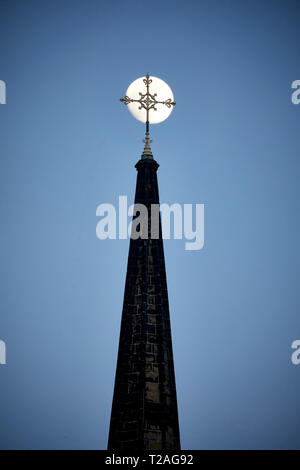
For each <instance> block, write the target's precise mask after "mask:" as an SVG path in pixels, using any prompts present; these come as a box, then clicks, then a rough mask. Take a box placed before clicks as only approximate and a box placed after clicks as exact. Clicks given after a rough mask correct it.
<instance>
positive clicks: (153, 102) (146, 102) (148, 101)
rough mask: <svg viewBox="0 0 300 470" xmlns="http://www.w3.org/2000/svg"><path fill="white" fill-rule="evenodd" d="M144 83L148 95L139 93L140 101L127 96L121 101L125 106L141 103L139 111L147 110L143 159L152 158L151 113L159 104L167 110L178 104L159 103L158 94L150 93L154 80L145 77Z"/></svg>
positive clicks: (165, 101) (169, 101)
mask: <svg viewBox="0 0 300 470" xmlns="http://www.w3.org/2000/svg"><path fill="white" fill-rule="evenodd" d="M143 82H144V84H145V85H146V93H141V92H139V95H140V98H139V99H133V98H130V97H129V96H127V95H125V97H124V98H121V99H120V101H121V102H122V103H124V104H125V105H128V104H129V103H139V108H138V109H145V111H146V136H145V139H144V140H143V142H144V143H145V147H144V151H143V154H142V157H150V158H152V151H151V147H150V143H151V142H152V140H150V136H149V112H150V111H151V110H153V111H157V107H156V106H157V105H158V104H162V105H164V106H166V107H167V108H171V107H172V106H175V104H176V103H175V101H172V99H171V98H169V99H167V100H164V101H158V100H157V99H156V97H157V93H150V91H149V88H150V85H151V83H152V79H151V78H150V76H149V75H148V74H147V75H145V78H144V79H143Z"/></svg>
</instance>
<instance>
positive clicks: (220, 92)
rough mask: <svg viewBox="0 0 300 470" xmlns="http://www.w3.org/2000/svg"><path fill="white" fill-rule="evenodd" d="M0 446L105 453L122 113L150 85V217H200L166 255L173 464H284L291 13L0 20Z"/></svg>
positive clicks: (294, 117) (135, 140) (272, 8)
mask: <svg viewBox="0 0 300 470" xmlns="http://www.w3.org/2000/svg"><path fill="white" fill-rule="evenodd" d="M0 10H1V13H0V79H1V80H4V81H5V82H6V86H7V104H6V105H1V106H0V136H1V138H0V216H1V244H0V247H1V248H0V250H1V263H0V277H1V278H0V281H1V282H0V299H1V301H0V309H1V310H0V339H1V340H4V341H5V342H6V345H7V365H5V366H0V387H1V399H0V422H1V426H0V447H1V448H19V449H29V448H30V449H38V448H40V449H47V448H49V449H51V448H68V449H90V448H92V449H94V448H100V449H104V448H106V445H107V435H108V426H109V418H110V407H111V400H112V393H113V385H114V374H115V367H116V357H117V346H118V336H119V327H120V319H121V310H122V301H123V292H124V283H125V274H126V263H127V255H128V246H129V241H128V240H106V241H100V240H99V239H97V237H96V224H97V221H98V219H97V218H96V207H97V206H98V205H99V204H100V203H103V202H106V203H112V204H116V203H117V201H118V197H119V195H127V196H128V200H129V202H133V197H134V191H135V182H136V170H135V168H134V164H135V163H136V162H137V160H138V159H139V157H140V154H141V151H142V148H143V144H142V142H141V140H142V139H143V134H144V128H143V125H142V124H141V123H139V122H138V121H136V120H134V119H133V118H132V117H131V115H130V114H129V113H128V110H126V108H125V106H124V105H123V104H121V103H120V101H119V98H121V97H122V96H124V94H125V91H126V89H127V87H128V85H129V84H130V83H131V82H132V81H133V80H135V79H136V78H138V77H140V76H142V75H144V74H146V73H149V74H151V75H154V76H158V77H160V78H162V79H164V80H165V81H166V82H167V83H168V84H169V85H170V86H171V87H172V90H173V92H174V96H175V100H176V102H177V105H176V108H175V109H174V112H173V113H172V115H171V116H170V118H169V119H168V120H167V121H165V122H164V123H162V124H159V125H155V126H152V128H151V135H152V139H153V144H152V151H153V153H154V157H155V158H156V160H157V161H158V162H159V164H160V168H159V170H158V178H159V187H160V199H161V202H166V203H169V204H171V203H174V202H178V203H180V204H183V203H193V204H196V203H200V204H201V203H202V204H205V245H204V248H203V249H202V250H200V251H196V252H195V251H186V250H185V249H184V240H170V241H168V240H166V241H165V257H166V268H167V278H168V288H169V300H170V314H171V324H172V336H173V348H174V356H175V371H176V381H177V394H178V405H179V419H180V429H181V441H182V447H183V448H184V449H202V448H208V449H224V448H225V449H231V448H299V416H300V404H299V391H300V366H294V365H293V364H292V363H291V360H290V357H291V354H292V350H291V343H292V341H293V340H295V339H299V338H300V320H299V286H298V279H299V247H298V239H299V156H300V153H299V150H300V148H299V147H300V141H299V126H300V105H298V106H296V105H293V104H292V102H291V98H290V97H291V83H292V82H293V81H294V80H297V79H300V56H299V47H298V45H299V43H300V28H299V21H300V4H299V1H293V0H285V1H283V0H282V1H281V0H275V1H268V0H264V1H251V2H250V1H242V0H239V1H237V0H232V1H230V2H223V1H221V0H209V1H208V0H205V1H200V0H199V1H191V0H187V1H184V2H183V1H181V2H179V1H169V0H163V1H152V2H141V1H131V0H129V1H127V2H124V1H114V0H112V1H100V0H98V1H96V0H85V1H83V0H81V1H77V0H72V1H70V0H60V1H58V0H56V1H53V0H52V1H43V2H40V1H34V0H28V1H26V2H25V1H16V0H1V1H0Z"/></svg>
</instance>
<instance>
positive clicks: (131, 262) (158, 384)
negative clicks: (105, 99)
mask: <svg viewBox="0 0 300 470" xmlns="http://www.w3.org/2000/svg"><path fill="white" fill-rule="evenodd" d="M152 78H153V80H154V79H155V77H152ZM146 79H147V80H149V81H150V83H151V82H152V79H150V77H149V76H146ZM157 80H158V79H157ZM147 93H149V88H148V87H147ZM143 96H146V95H142V97H141V99H143ZM150 96H152V95H150ZM154 96H156V94H155V95H154ZM126 99H129V98H128V96H126V97H125V100H126ZM138 101H140V100H138ZM157 103H158V101H157ZM161 104H164V103H161ZM147 106H148V105H147ZM149 109H150V108H149ZM149 109H148V111H147V117H148V119H149ZM151 109H153V108H151ZM148 126H149V122H148ZM148 126H147V121H146V138H145V149H144V152H143V154H142V156H141V159H140V160H139V161H138V162H137V164H136V165H135V167H136V169H137V182H136V192H135V204H143V205H144V206H145V207H146V208H147V212H148V221H149V223H148V238H146V239H145V238H137V239H136V238H131V239H130V246H129V255H128V264H127V274H126V281H125V293H124V301H123V310H122V320H121V330H120V340H119V352H118V359H117V368H116V376H115V387H114V396H113V403H112V410H111V421H110V429H109V439H108V450H111V451H115V450H117V451H120V452H122V451H123V452H142V451H147V450H177V451H178V450H180V436H179V424H178V411H177V398H176V385H175V372H174V361H173V351H172V339H171V325H170V314H169V301H168V289H167V279H166V269H165V259H164V248H163V239H162V229H161V220H160V218H159V230H158V238H157V237H156V238H153V239H151V223H152V221H151V207H152V204H159V193H158V183H157V169H158V167H159V165H158V163H157V162H156V161H155V160H154V158H153V155H152V152H151V148H150V140H149V128H148Z"/></svg>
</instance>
